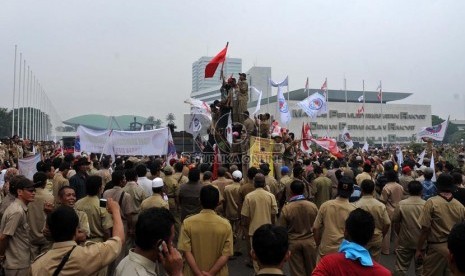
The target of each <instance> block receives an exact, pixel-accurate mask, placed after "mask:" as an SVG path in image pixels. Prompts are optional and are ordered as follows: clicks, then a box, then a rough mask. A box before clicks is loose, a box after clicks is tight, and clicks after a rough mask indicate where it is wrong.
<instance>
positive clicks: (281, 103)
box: [278, 98, 289, 113]
mask: <svg viewBox="0 0 465 276" xmlns="http://www.w3.org/2000/svg"><path fill="white" fill-rule="evenodd" d="M278 103H279V111H280V112H284V113H286V112H287V111H288V110H289V109H288V107H287V103H286V100H285V99H284V98H280V99H279V100H278Z"/></svg>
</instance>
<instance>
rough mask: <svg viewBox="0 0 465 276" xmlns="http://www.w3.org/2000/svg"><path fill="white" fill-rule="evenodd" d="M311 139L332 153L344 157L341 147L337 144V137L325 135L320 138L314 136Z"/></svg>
mask: <svg viewBox="0 0 465 276" xmlns="http://www.w3.org/2000/svg"><path fill="white" fill-rule="evenodd" d="M311 140H312V142H313V143H315V144H317V145H318V146H320V147H322V148H324V149H325V150H327V151H329V152H330V153H331V154H332V155H334V156H336V157H337V158H342V157H344V155H343V154H342V153H341V152H340V150H339V147H338V146H337V142H336V139H332V138H328V137H323V138H318V139H314V138H312V139H311Z"/></svg>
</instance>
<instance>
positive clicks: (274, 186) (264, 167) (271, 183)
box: [260, 163, 279, 197]
mask: <svg viewBox="0 0 465 276" xmlns="http://www.w3.org/2000/svg"><path fill="white" fill-rule="evenodd" d="M260 170H261V171H262V172H263V174H264V175H265V186H266V187H268V188H269V189H270V192H271V193H272V194H274V195H275V197H276V196H277V195H278V193H279V185H278V181H276V179H275V178H274V177H273V176H272V175H270V171H271V170H270V165H269V164H268V163H263V164H260Z"/></svg>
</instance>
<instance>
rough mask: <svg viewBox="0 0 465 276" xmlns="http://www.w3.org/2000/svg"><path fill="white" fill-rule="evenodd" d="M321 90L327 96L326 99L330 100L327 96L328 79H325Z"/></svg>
mask: <svg viewBox="0 0 465 276" xmlns="http://www.w3.org/2000/svg"><path fill="white" fill-rule="evenodd" d="M321 92H323V96H325V99H326V100H328V98H326V97H327V93H328V84H327V80H325V82H324V83H323V85H322V86H321Z"/></svg>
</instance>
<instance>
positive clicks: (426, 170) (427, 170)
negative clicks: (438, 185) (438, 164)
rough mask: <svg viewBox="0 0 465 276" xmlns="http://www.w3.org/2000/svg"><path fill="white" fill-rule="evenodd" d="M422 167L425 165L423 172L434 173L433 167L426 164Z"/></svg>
mask: <svg viewBox="0 0 465 276" xmlns="http://www.w3.org/2000/svg"><path fill="white" fill-rule="evenodd" d="M422 167H424V168H423V170H422V172H423V173H424V174H427V173H430V174H433V173H434V171H433V169H432V168H430V167H426V166H422Z"/></svg>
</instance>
